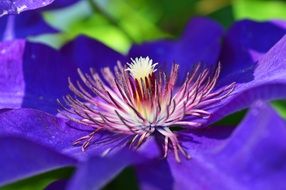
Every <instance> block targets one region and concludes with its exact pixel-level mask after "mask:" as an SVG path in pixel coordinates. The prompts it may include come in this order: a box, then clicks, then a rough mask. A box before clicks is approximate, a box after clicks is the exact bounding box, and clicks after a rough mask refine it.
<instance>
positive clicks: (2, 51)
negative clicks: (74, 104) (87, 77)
mask: <svg viewBox="0 0 286 190" xmlns="http://www.w3.org/2000/svg"><path fill="white" fill-rule="evenodd" d="M122 59H123V56H122V55H121V54H119V53H117V52H115V51H113V50H111V49H110V48H108V47H106V46H105V45H103V44H101V43H99V42H97V41H95V40H92V39H89V38H86V37H79V38H77V39H76V40H74V41H73V42H71V43H69V44H67V45H66V46H64V47H63V48H62V49H61V50H60V51H56V50H54V49H52V48H50V47H48V46H46V45H41V44H36V43H30V42H25V41H24V40H14V41H8V42H2V43H0V62H1V65H0V69H1V70H2V71H3V72H1V74H0V84H1V85H0V107H1V108H18V107H29V108H37V109H40V110H43V111H47V112H50V113H56V112H57V111H56V110H57V108H58V107H59V106H58V105H57V103H56V99H57V98H61V97H63V96H64V95H65V94H68V93H69V92H70V91H69V89H68V82H67V81H68V80H67V79H68V77H71V79H72V80H73V81H75V80H77V79H78V74H77V73H76V70H77V67H80V68H81V69H82V70H84V71H86V70H88V68H89V67H93V68H96V69H98V71H99V68H102V66H108V65H114V64H115V63H116V61H117V60H122Z"/></svg>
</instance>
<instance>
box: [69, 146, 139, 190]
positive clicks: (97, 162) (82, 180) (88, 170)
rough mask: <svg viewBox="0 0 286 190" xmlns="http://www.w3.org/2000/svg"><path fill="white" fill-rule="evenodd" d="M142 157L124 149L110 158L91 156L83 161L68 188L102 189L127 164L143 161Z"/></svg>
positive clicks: (74, 189) (70, 189)
mask: <svg viewBox="0 0 286 190" xmlns="http://www.w3.org/2000/svg"><path fill="white" fill-rule="evenodd" d="M141 161H142V158H141V157H140V156H139V155H137V154H133V153H131V152H129V151H122V152H120V153H118V154H115V155H114V156H112V157H109V158H104V159H103V158H100V157H91V158H90V159H89V160H88V161H86V162H82V163H81V164H80V165H79V169H78V171H77V172H76V174H75V175H74V176H73V178H72V179H71V181H70V183H69V184H68V188H67V189H68V190H77V189H100V188H102V187H103V186H104V185H106V184H107V183H108V182H109V181H111V180H112V179H113V178H114V177H115V176H116V175H118V174H119V173H120V172H121V171H122V170H123V169H124V168H125V167H126V166H128V165H130V164H134V163H138V162H141Z"/></svg>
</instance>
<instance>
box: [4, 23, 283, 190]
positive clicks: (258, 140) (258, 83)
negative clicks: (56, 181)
mask: <svg viewBox="0 0 286 190" xmlns="http://www.w3.org/2000/svg"><path fill="white" fill-rule="evenodd" d="M261 30H262V31H268V32H263V33H261V32H260V31H261ZM210 31H211V32H210ZM284 34H285V24H284V23H282V22H273V23H271V22H269V23H255V22H251V21H242V22H238V23H237V24H235V25H234V26H233V27H232V28H231V29H230V30H229V31H228V32H227V33H226V34H224V33H223V30H222V29H221V27H220V26H218V25H217V24H216V23H213V22H211V21H209V20H206V19H195V20H193V21H192V22H191V23H190V24H189V25H188V27H187V29H186V31H185V33H184V34H183V36H182V37H181V39H179V40H177V41H172V40H163V41H157V42H149V43H146V44H143V45H135V46H134V47H133V48H132V49H131V50H130V52H129V54H128V56H123V55H121V54H119V53H117V52H114V51H112V50H111V49H109V48H107V47H105V46H104V45H102V44H100V43H98V42H96V41H92V40H90V39H87V38H85V37H79V38H77V39H76V40H75V41H73V42H71V43H69V44H67V45H66V46H64V47H63V48H62V49H60V50H59V51H55V50H53V49H51V48H48V47H46V46H44V45H40V44H33V43H29V42H25V41H24V40H15V41H10V42H3V43H1V45H0V62H2V63H3V64H1V65H0V67H1V70H3V71H5V72H2V73H1V76H0V79H1V80H0V88H1V89H0V101H1V102H0V105H1V107H2V108H19V107H30V108H36V109H40V110H42V111H47V112H49V113H52V114H56V109H57V108H58V106H57V104H56V102H55V100H56V99H57V98H60V97H62V96H63V95H65V94H68V93H69V89H68V86H67V78H68V77H70V78H72V79H73V80H74V81H76V80H79V77H78V75H77V74H76V69H77V67H79V68H80V69H81V70H82V73H86V72H87V71H88V69H89V67H93V68H94V70H95V71H100V69H101V68H104V67H105V66H109V67H110V66H111V67H112V66H113V65H114V63H115V62H116V61H117V60H119V61H121V62H122V63H125V62H127V60H128V59H127V58H128V57H140V56H144V57H145V56H149V57H151V58H152V59H153V60H154V62H158V63H160V64H161V65H158V70H161V71H166V72H168V71H170V70H171V63H172V61H176V63H178V64H179V65H180V74H179V75H178V77H177V80H178V81H177V83H176V84H179V85H184V79H185V77H186V73H187V72H188V71H191V68H193V66H194V64H196V63H198V62H201V63H202V65H203V66H204V67H205V68H208V71H211V70H212V69H213V68H215V65H216V64H217V62H218V60H221V64H220V65H221V70H220V71H221V74H220V76H219V78H218V79H217V81H216V86H215V87H214V88H211V92H217V90H219V89H224V88H225V87H228V86H227V85H229V84H231V83H233V82H235V83H236V87H235V89H234V91H233V92H231V94H230V95H229V96H227V97H224V99H220V101H219V104H216V105H215V107H212V108H211V109H208V110H207V112H208V113H207V116H209V118H208V119H207V122H208V123H209V124H210V123H212V122H214V121H216V120H218V119H220V118H223V117H224V116H226V115H227V114H230V113H232V112H235V111H238V110H240V109H242V108H245V107H248V106H250V105H251V104H252V103H253V102H255V101H256V100H257V99H260V100H271V99H275V98H282V97H285V96H286V91H285V90H283V89H286V88H285V85H286V81H285V70H286V65H285V56H284V53H283V52H285V49H286V37H283V35H284ZM223 35H224V38H223V45H221V39H222V37H223ZM278 41H279V42H278ZM274 44H275V45H274ZM272 46H273V47H272ZM266 52H267V53H266ZM126 57H127V58H126ZM135 62H136V61H135ZM241 63H243V64H241ZM131 66H132V65H131ZM151 66H152V64H151ZM152 68H153V70H154V69H155V68H154V67H151V69H152ZM129 70H130V71H131V72H132V67H130V68H129ZM173 71H175V70H173ZM214 73H216V72H214ZM133 75H134V76H135V75H136V73H133ZM15 76H16V77H15ZM199 76H200V74H199ZM214 76H216V74H214ZM81 78H82V79H83V80H85V78H84V77H81ZM171 78H172V77H171ZM215 79H216V77H215ZM147 80H148V78H147ZM150 81H152V76H151V78H150ZM135 83H136V81H135ZM185 84H186V83H185ZM207 86H208V85H207ZM210 86H212V85H210ZM198 87H202V88H204V86H200V85H198ZM141 88H143V86H141ZM205 89H206V90H208V89H209V88H205ZM230 89H231V88H230ZM74 91H76V90H74ZM200 92H201V91H200ZM226 92H230V91H226ZM227 94H228V93H227ZM138 95H139V94H138ZM97 103H98V102H97ZM93 108H96V107H95V106H94V107H93ZM178 113H181V110H178ZM146 116H147V117H149V115H146ZM73 118H75V117H73ZM75 119H76V118H75ZM84 121H86V120H84ZM0 123H1V125H0V126H2V127H1V130H0V147H1V150H2V152H3V153H4V154H1V156H0V159H1V163H11V164H5V166H4V169H2V171H3V172H2V173H1V175H2V176H0V179H1V181H0V184H5V183H9V182H12V181H14V180H17V179H22V178H24V177H28V176H31V175H34V174H36V173H41V172H44V171H48V170H51V169H55V168H59V167H64V166H68V165H76V166H77V167H78V171H77V172H76V174H75V175H74V176H73V177H72V179H71V180H70V181H69V183H68V188H69V189H79V188H81V189H89V188H95V189H97V188H100V187H102V185H104V184H106V183H107V182H108V181H109V180H110V179H111V178H113V177H114V176H115V175H116V174H117V173H119V172H120V171H121V170H122V169H123V168H124V167H125V166H127V165H134V166H135V168H136V173H137V175H138V179H139V182H140V185H141V186H142V188H143V189H150V188H162V187H164V185H166V188H165V189H172V188H177V189H186V188H189V187H190V186H191V187H194V188H200V189H204V188H216V189H219V188H220V189H221V188H223V189H229V188H237V189H243V188H246V187H250V186H252V187H253V188H256V189H263V188H265V189H268V188H270V187H271V184H272V183H273V182H274V183H275V184H277V187H279V188H280V189H282V188H285V185H284V184H283V179H284V177H285V175H284V174H285V166H284V165H285V164H283V163H284V162H283V160H285V155H286V154H285V150H286V147H285V146H284V143H283V142H282V141H283V138H284V135H285V126H284V122H283V121H282V120H281V119H280V118H279V117H278V116H277V115H276V114H275V112H274V111H273V110H272V109H271V108H269V106H267V105H265V104H262V103H258V104H256V105H255V106H254V108H253V109H252V111H250V112H249V114H248V116H247V117H246V118H245V119H244V120H243V122H242V123H241V124H240V125H239V126H238V127H237V128H236V129H235V130H234V131H233V129H234V127H232V126H229V127H223V126H213V127H207V123H206V122H205V121H200V124H201V125H202V126H201V127H199V128H198V129H188V130H187V131H185V130H181V131H177V132H176V135H177V137H178V139H179V144H180V146H182V147H184V149H186V150H187V151H188V152H189V153H190V155H191V156H192V158H193V159H191V160H186V159H181V161H182V163H181V164H178V163H177V162H176V161H175V159H174V156H168V157H167V159H164V160H158V157H159V158H160V156H162V154H161V151H162V146H161V145H162V143H158V141H159V142H160V140H162V139H160V138H157V135H156V134H155V135H152V137H150V138H148V139H147V140H146V142H144V143H142V145H141V147H140V148H139V149H138V151H135V152H133V151H128V150H125V146H124V147H122V145H125V141H124V140H126V139H124V138H122V136H121V135H119V136H118V135H117V134H116V133H110V131H102V132H100V133H96V134H94V136H93V137H94V139H95V141H93V142H92V143H91V144H90V147H89V148H88V149H87V150H86V151H85V152H82V151H81V147H79V146H72V143H73V142H74V141H75V140H76V139H78V138H81V137H83V136H86V135H88V134H90V133H91V132H92V131H93V128H91V127H92V126H89V127H87V126H85V125H81V124H78V123H77V122H73V121H66V120H64V119H61V118H57V117H55V116H52V115H49V114H47V113H44V112H41V111H36V110H33V109H16V110H3V112H2V113H1V114H0ZM274 123H275V125H273V124H274ZM256 125H257V127H256ZM203 126H204V127H203ZM90 129H91V130H90ZM232 131H233V132H232ZM155 137H156V138H155ZM128 140H129V139H128ZM164 140H165V139H163V141H164ZM11 147H14V148H13V149H11ZM47 147H48V148H47ZM110 147H116V151H114V152H113V154H111V155H109V156H107V157H106V158H102V157H101V156H100V155H101V154H102V153H106V150H108V148H110ZM170 148H171V149H172V148H174V147H172V146H171V147H170ZM121 149H122V150H121ZM264 150H267V151H269V154H268V155H267V156H265V152H264ZM270 152H271V153H270ZM27 153H31V154H27ZM32 153H34V154H35V153H36V154H37V158H36V159H35V158H34V156H32ZM170 154H173V152H170ZM257 158H258V159H257ZM11 159H12V160H13V159H14V160H15V161H14V162H11ZM9 160H10V162H9ZM34 160H36V162H35V161H34ZM83 161H84V162H83ZM15 163H16V164H15ZM277 163H278V164H279V167H278V166H277V165H276V164H277ZM23 165H25V166H27V167H22V166H23ZM17 168H21V169H20V170H19V169H17ZM154 168H155V169H154ZM156 168H159V169H158V170H157V169H156ZM158 172H159V173H158ZM162 173H164V175H161V174H162ZM259 174H261V175H262V174H263V175H262V176H259ZM265 176H266V177H265ZM154 179H158V180H154Z"/></svg>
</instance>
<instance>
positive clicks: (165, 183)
mask: <svg viewBox="0 0 286 190" xmlns="http://www.w3.org/2000/svg"><path fill="white" fill-rule="evenodd" d="M136 173H137V179H138V182H139V187H140V189H142V190H161V189H164V190H172V189H173V185H174V179H173V176H172V173H171V171H170V167H169V165H168V162H167V161H166V160H155V161H150V162H146V163H143V164H140V165H137V166H136Z"/></svg>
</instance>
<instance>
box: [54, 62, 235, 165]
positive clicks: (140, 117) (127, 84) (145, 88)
mask: <svg viewBox="0 0 286 190" xmlns="http://www.w3.org/2000/svg"><path fill="white" fill-rule="evenodd" d="M131 61H132V62H131V63H127V67H123V66H122V65H121V63H120V62H118V63H117V65H116V66H115V67H114V72H112V71H111V70H110V68H103V69H102V70H101V73H102V75H103V79H104V80H102V79H101V78H100V75H99V74H98V73H96V72H95V71H94V70H93V69H90V73H89V74H88V73H86V74H84V73H83V72H82V71H81V70H78V73H79V76H80V79H81V81H77V82H76V83H75V84H76V85H74V83H72V81H71V79H69V80H68V83H69V88H70V90H71V91H72V92H73V94H74V95H75V96H71V95H66V96H65V97H64V98H63V102H64V104H63V103H61V102H60V101H58V103H59V104H60V106H61V107H62V108H63V111H62V112H61V113H62V114H63V115H64V116H66V117H67V118H69V119H70V120H72V121H75V122H78V123H80V124H84V125H86V126H88V127H90V129H91V130H92V131H91V133H90V134H88V135H86V136H83V137H81V138H79V139H77V140H76V141H75V142H74V145H81V146H82V150H83V151H85V150H86V149H87V148H88V146H90V145H91V144H92V143H94V142H97V140H98V139H97V138H96V137H95V134H96V133H97V132H98V131H109V132H111V133H113V134H118V135H119V137H116V138H113V136H111V137H110V139H109V140H107V143H108V142H109V143H111V142H112V141H118V139H120V138H123V137H124V140H122V142H123V141H124V143H123V144H122V146H125V145H129V147H130V148H134V149H138V148H139V147H140V146H141V145H142V144H143V143H144V142H145V141H146V139H148V137H149V136H150V135H154V134H155V133H154V132H155V131H157V132H159V133H158V134H160V135H162V136H163V137H164V145H163V151H164V154H163V157H167V155H168V151H169V149H171V150H172V151H173V153H174V156H175V159H176V160H177V162H180V160H181V159H180V155H183V156H185V157H186V158H187V159H189V158H190V156H189V155H188V153H187V151H186V150H185V149H184V148H183V147H182V145H181V143H180V141H179V139H178V137H177V136H176V132H173V131H171V129H172V128H173V126H175V125H179V126H182V127H183V128H195V129H196V128H198V127H200V126H202V122H199V121H200V120H196V121H195V120H194V118H195V119H202V120H206V119H208V118H209V117H210V115H211V113H210V112H209V110H210V109H211V108H213V107H214V106H217V105H218V103H219V102H220V101H221V100H223V99H224V98H226V97H228V96H229V95H230V94H231V93H232V91H233V90H234V88H235V83H232V84H230V85H227V86H225V87H223V88H221V89H218V90H214V88H215V85H216V83H217V80H218V77H219V74H220V69H221V66H220V64H218V66H217V68H216V70H215V72H214V74H213V76H211V75H210V71H209V70H208V69H203V70H202V69H201V66H200V65H199V64H198V65H196V66H195V67H194V69H193V71H192V72H190V73H188V74H187V77H186V79H185V81H184V83H183V85H182V86H181V87H179V88H176V87H175V84H176V80H177V76H178V73H179V65H178V64H174V65H173V66H172V69H171V72H170V75H169V77H167V75H166V74H165V73H164V72H158V73H157V74H156V73H155V72H156V68H155V67H156V66H157V64H158V63H153V61H152V59H150V58H149V57H146V58H143V57H140V58H135V59H132V60H131ZM201 70H202V72H200V71H201ZM125 138H126V139H127V142H126V140H125ZM111 139H113V140H111ZM120 142H121V141H120ZM112 149H113V148H112V147H110V148H108V149H107V150H106V151H104V152H103V153H102V155H106V154H108V153H109V152H110V151H111V150H112Z"/></svg>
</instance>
